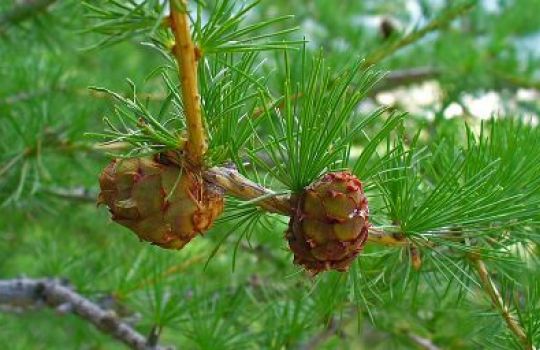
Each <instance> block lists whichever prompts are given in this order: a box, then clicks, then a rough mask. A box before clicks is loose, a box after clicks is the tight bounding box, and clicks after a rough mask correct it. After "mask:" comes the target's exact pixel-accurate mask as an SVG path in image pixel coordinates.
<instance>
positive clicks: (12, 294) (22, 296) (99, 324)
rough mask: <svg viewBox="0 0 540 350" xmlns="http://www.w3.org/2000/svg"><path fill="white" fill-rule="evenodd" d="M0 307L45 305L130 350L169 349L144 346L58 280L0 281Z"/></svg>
mask: <svg viewBox="0 0 540 350" xmlns="http://www.w3.org/2000/svg"><path fill="white" fill-rule="evenodd" d="M0 306H4V307H10V308H14V309H21V310H25V309H32V308H39V307H43V306H48V307H51V308H54V309H58V310H62V311H64V312H65V311H69V312H72V313H74V314H76V315H78V316H79V317H81V318H82V319H84V320H86V321H88V322H90V323H92V324H93V325H94V326H95V327H96V328H97V329H99V330H100V331H102V332H103V333H106V334H108V335H110V336H112V337H113V338H115V339H116V340H118V341H120V342H122V343H124V344H125V345H127V346H129V347H130V348H131V349H135V350H165V349H170V348H165V347H161V346H151V345H148V341H147V338H146V337H145V336H143V335H142V334H140V333H139V332H137V331H136V330H135V329H133V328H132V327H131V326H129V325H128V324H126V323H124V322H122V320H121V319H119V318H118V317H117V316H116V314H115V313H114V312H113V311H110V310H104V309H102V308H101V307H100V306H98V305H97V304H95V303H93V302H92V301H90V300H89V299H87V298H85V297H83V296H81V295H80V294H78V293H76V292H75V291H74V290H72V289H71V288H69V287H68V286H67V285H66V283H62V282H61V281H59V280H54V279H28V278H21V279H14V280H4V281H0Z"/></svg>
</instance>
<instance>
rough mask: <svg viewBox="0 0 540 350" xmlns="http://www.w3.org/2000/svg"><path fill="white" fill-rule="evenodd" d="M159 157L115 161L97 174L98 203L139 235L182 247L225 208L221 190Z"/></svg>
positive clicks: (207, 226)
mask: <svg viewBox="0 0 540 350" xmlns="http://www.w3.org/2000/svg"><path fill="white" fill-rule="evenodd" d="M159 159H163V158H161V157H159V156H156V157H153V158H133V159H125V160H113V161H112V162H111V163H110V164H109V165H108V166H107V167H106V168H105V169H104V170H103V173H102V174H101V176H100V178H99V184H100V187H101V193H100V194H99V198H98V204H106V205H107V206H108V207H109V211H110V212H111V214H112V219H113V220H114V221H116V222H117V223H119V224H120V225H123V226H125V227H128V228H129V229H131V230H132V231H133V232H135V233H136V234H137V236H139V238H141V239H142V240H145V241H149V242H152V243H153V244H155V245H158V246H161V247H163V248H168V249H181V248H182V247H184V246H185V245H186V244H187V243H188V242H189V241H191V240H192V239H193V238H194V237H195V236H197V234H199V233H204V232H205V231H207V230H208V229H209V228H210V226H211V225H212V223H213V222H214V220H215V219H216V218H217V217H218V216H219V215H220V214H221V212H222V211H223V193H222V191H220V190H219V189H217V188H215V187H212V186H210V185H208V184H206V183H205V182H204V181H203V180H202V178H201V176H200V175H199V174H196V173H194V172H192V171H189V170H187V169H186V168H181V167H180V166H177V165H175V164H172V163H171V162H168V161H158V160H159Z"/></svg>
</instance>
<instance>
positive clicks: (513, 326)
mask: <svg viewBox="0 0 540 350" xmlns="http://www.w3.org/2000/svg"><path fill="white" fill-rule="evenodd" d="M471 260H472V262H473V264H474V268H475V269H476V272H477V273H478V277H480V282H481V284H482V288H483V289H484V291H485V292H486V294H487V295H488V296H489V299H490V300H491V303H492V304H493V306H494V307H495V308H496V309H497V310H498V311H499V312H500V313H501V316H502V317H503V319H504V321H505V322H506V325H507V326H508V329H509V330H510V331H511V332H512V333H514V335H515V336H516V337H517V338H518V339H519V341H520V343H521V344H522V345H523V348H524V349H527V350H533V346H532V345H531V343H530V342H529V339H528V338H527V334H526V333H525V330H524V329H523V327H522V326H521V325H520V324H519V321H518V320H516V318H515V317H514V316H513V315H512V314H511V312H510V310H509V309H508V306H506V305H505V303H504V300H503V298H502V296H501V293H500V292H499V290H498V289H497V286H496V285H495V283H494V282H493V280H492V279H491V276H490V275H489V272H488V269H487V267H486V264H485V263H484V262H483V261H482V260H481V259H480V258H479V257H476V256H474V257H471Z"/></svg>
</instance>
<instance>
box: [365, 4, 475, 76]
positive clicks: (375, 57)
mask: <svg viewBox="0 0 540 350" xmlns="http://www.w3.org/2000/svg"><path fill="white" fill-rule="evenodd" d="M473 7H474V2H467V3H465V4H463V5H459V6H456V7H455V8H452V9H450V10H448V11H445V12H444V13H442V14H441V15H440V16H439V17H437V18H435V19H434V20H433V21H431V22H430V23H428V24H427V25H426V26H425V27H423V28H421V29H419V30H416V31H413V32H412V33H410V34H408V35H405V36H404V37H402V38H400V39H398V40H395V41H393V42H391V43H390V44H388V45H385V46H382V47H381V48H379V49H376V50H375V51H373V52H372V53H371V54H369V55H368V56H367V57H366V59H365V61H364V63H363V66H364V67H369V66H372V65H374V64H376V63H378V62H380V61H382V60H384V59H385V58H387V57H389V56H391V55H392V54H393V53H394V52H396V51H398V50H400V49H402V48H403V47H406V46H409V45H411V44H413V43H415V42H417V41H419V40H420V39H422V38H423V37H425V36H426V35H427V34H429V33H431V32H433V31H436V30H439V29H441V28H443V27H444V26H446V25H448V24H449V23H450V22H452V21H453V20H454V19H456V18H458V17H460V16H462V15H463V14H465V13H466V12H468V11H469V10H471V9H472V8H473Z"/></svg>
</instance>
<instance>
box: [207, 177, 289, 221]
mask: <svg viewBox="0 0 540 350" xmlns="http://www.w3.org/2000/svg"><path fill="white" fill-rule="evenodd" d="M203 176H204V178H205V180H206V181H208V182H210V183H213V184H215V185H218V186H220V187H222V188H223V189H225V190H226V191H227V193H229V194H231V195H233V196H235V197H238V198H240V199H243V200H247V201H250V200H252V201H255V202H254V203H255V204H256V205H258V206H259V207H261V208H263V209H265V210H267V211H269V212H271V213H277V214H282V215H286V216H289V215H291V214H292V213H293V210H292V207H291V204H290V198H289V196H285V195H278V194H276V193H274V192H273V191H271V190H269V189H267V188H264V187H263V186H261V185H259V184H257V183H255V182H253V181H251V180H249V179H247V178H245V177H244V176H242V175H241V174H240V173H239V172H237V171H236V170H234V169H230V168H224V167H214V168H210V169H208V170H207V171H205V172H204V174H203Z"/></svg>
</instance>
